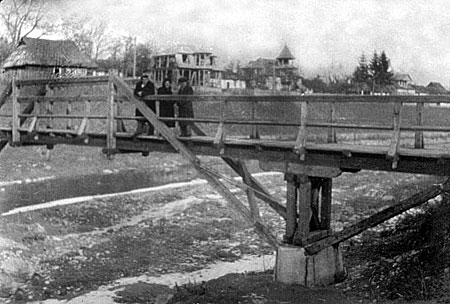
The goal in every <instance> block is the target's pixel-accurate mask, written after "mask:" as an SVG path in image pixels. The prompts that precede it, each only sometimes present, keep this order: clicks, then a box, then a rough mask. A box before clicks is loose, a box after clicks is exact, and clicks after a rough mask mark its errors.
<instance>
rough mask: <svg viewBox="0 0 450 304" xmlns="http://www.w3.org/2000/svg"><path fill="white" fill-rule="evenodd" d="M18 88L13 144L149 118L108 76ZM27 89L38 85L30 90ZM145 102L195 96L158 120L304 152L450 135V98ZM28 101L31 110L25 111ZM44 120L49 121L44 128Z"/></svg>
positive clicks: (414, 143)
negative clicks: (189, 114)
mask: <svg viewBox="0 0 450 304" xmlns="http://www.w3.org/2000/svg"><path fill="white" fill-rule="evenodd" d="M130 85H131V84H130ZM12 87H13V89H12V103H11V104H10V105H5V106H6V107H2V108H6V109H9V111H8V110H6V113H5V111H3V112H2V113H0V115H1V116H2V117H3V118H9V119H10V120H9V122H8V124H9V125H8V126H1V127H0V130H3V131H7V130H11V128H12V130H13V140H14V141H18V140H20V139H19V137H20V132H27V133H33V132H36V131H38V132H43V133H46V132H47V133H64V134H67V135H69V136H81V135H83V134H97V135H102V134H103V135H105V134H108V132H113V131H114V135H118V134H119V133H121V134H131V133H133V131H134V128H135V125H136V121H137V120H142V119H144V118H142V117H136V116H135V114H134V108H133V107H132V106H131V105H130V103H129V102H127V99H126V98H124V97H123V96H121V95H120V92H117V91H114V90H113V91H111V90H110V87H111V84H110V83H109V78H108V77H87V78H74V79H51V80H48V79H42V80H22V81H15V82H14V84H13V86H12ZM27 87H34V88H35V90H34V91H32V90H31V91H30V90H29V91H28V92H27V90H25V88H27ZM58 88H63V89H58ZM111 96H113V97H114V98H113V99H111ZM145 99H147V100H155V101H156V103H157V105H158V106H157V111H156V112H157V114H159V107H160V106H161V105H162V104H163V103H164V102H168V101H176V102H178V101H187V100H190V101H192V102H193V104H194V112H195V116H194V117H193V118H180V117H160V120H161V121H175V122H177V123H179V122H191V123H196V124H199V125H201V126H202V129H204V131H205V133H206V134H207V135H210V136H212V137H214V142H215V143H216V144H218V145H222V144H223V142H224V141H225V140H226V139H227V138H228V139H229V138H233V137H241V138H248V139H261V140H290V141H294V142H295V146H294V150H295V151H296V152H298V153H299V154H300V156H303V155H304V151H305V147H306V144H307V142H310V143H328V144H336V143H340V144H344V143H345V144H348V143H351V142H352V140H351V139H352V138H353V143H354V144H355V143H356V144H358V145H370V144H371V143H370V141H371V140H372V141H373V140H377V141H378V142H377V143H376V145H382V146H386V147H387V148H388V153H387V155H388V156H389V157H392V158H394V159H395V157H396V155H397V152H398V149H399V148H400V146H402V145H403V146H408V147H410V148H419V149H422V148H425V142H426V141H427V140H428V142H429V143H430V144H431V143H433V142H434V141H435V140H437V139H439V138H441V137H442V138H446V137H447V133H448V132H450V107H448V105H450V96H435V95H433V96H432V95H424V96H361V95H305V96H301V95H294V96H292V95H289V96H288V95H263V96H255V95H192V96H179V95H171V96H170V95H164V96H148V97H146V98H145ZM111 101H112V102H111ZM30 105H32V109H33V111H32V112H31V113H24V109H25V108H26V107H29V106H30ZM436 105H439V106H436ZM446 105H447V106H446ZM21 120H22V121H24V120H25V122H24V123H23V124H22V123H21ZM110 121H114V122H115V125H116V127H115V129H114V130H109V129H108V126H111V125H112V124H111V123H110ZM39 122H41V124H42V123H43V122H45V123H44V127H43V128H42V127H39ZM432 133H433V134H437V135H436V136H435V137H433V136H431V135H430V134H432ZM380 134H383V136H380ZM442 134H443V135H442ZM441 135H442V136H441ZM442 138H441V139H442ZM355 139H356V140H355Z"/></svg>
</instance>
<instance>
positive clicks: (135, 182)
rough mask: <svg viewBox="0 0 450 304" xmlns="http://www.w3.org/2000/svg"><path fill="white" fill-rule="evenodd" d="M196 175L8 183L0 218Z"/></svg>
mask: <svg viewBox="0 0 450 304" xmlns="http://www.w3.org/2000/svg"><path fill="white" fill-rule="evenodd" d="M195 176H196V173H195V172H194V171H193V170H192V169H190V168H189V167H185V168H183V169H182V170H176V172H175V171H173V170H171V171H167V170H158V171H154V170H153V171H150V170H149V171H139V170H122V171H119V172H112V173H107V174H105V173H102V174H89V175H83V176H72V177H61V178H53V179H47V180H45V179H44V180H38V181H32V182H22V183H11V184H8V185H4V186H2V187H1V188H0V214H2V213H5V212H7V211H9V210H12V209H15V208H19V207H24V206H30V205H36V204H42V203H45V202H49V201H54V200H60V199H65V198H73V197H79V196H88V195H101V194H108V193H119V192H126V191H130V190H135V189H141V188H148V187H154V186H160V185H164V184H167V183H171V182H180V181H187V180H191V179H192V178H194V177H195Z"/></svg>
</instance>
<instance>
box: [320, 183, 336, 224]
mask: <svg viewBox="0 0 450 304" xmlns="http://www.w3.org/2000/svg"><path fill="white" fill-rule="evenodd" d="M332 190H333V179H331V178H323V179H322V188H321V194H322V195H321V197H322V198H321V201H320V229H322V230H329V229H331V211H332V208H331V203H332V199H331V198H332Z"/></svg>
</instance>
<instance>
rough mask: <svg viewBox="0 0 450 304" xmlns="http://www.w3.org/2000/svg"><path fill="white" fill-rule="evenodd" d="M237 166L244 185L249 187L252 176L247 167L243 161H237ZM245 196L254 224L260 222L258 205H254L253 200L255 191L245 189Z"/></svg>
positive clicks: (254, 201)
mask: <svg viewBox="0 0 450 304" xmlns="http://www.w3.org/2000/svg"><path fill="white" fill-rule="evenodd" d="M238 164H239V166H240V167H241V170H242V172H243V177H242V180H243V181H244V183H245V184H246V185H250V184H251V179H252V175H251V173H250V172H249V171H248V168H247V165H246V164H245V161H243V160H238ZM245 192H246V194H247V200H248V204H249V206H250V213H251V215H252V217H253V220H254V222H258V221H259V222H261V221H262V220H261V214H260V213H259V207H258V204H257V203H256V200H255V191H253V190H252V189H251V188H247V189H246V190H245Z"/></svg>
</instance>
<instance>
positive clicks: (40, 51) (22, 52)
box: [3, 37, 96, 68]
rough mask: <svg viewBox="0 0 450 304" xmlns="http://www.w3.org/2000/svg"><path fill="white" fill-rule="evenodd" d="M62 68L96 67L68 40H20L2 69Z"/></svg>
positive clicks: (26, 38)
mask: <svg viewBox="0 0 450 304" xmlns="http://www.w3.org/2000/svg"><path fill="white" fill-rule="evenodd" d="M29 65H31V66H63V67H82V68H95V67H96V65H95V64H94V63H93V62H92V60H91V59H90V58H89V57H88V56H87V55H85V54H83V53H82V52H81V51H80V50H79V49H78V47H77V46H76V44H75V43H74V42H73V41H70V40H47V39H37V38H28V37H25V38H22V39H21V41H20V42H19V45H18V46H17V48H16V50H15V51H13V52H12V54H11V55H10V56H9V57H8V58H6V60H5V62H4V63H3V67H4V68H13V67H20V66H29Z"/></svg>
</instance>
